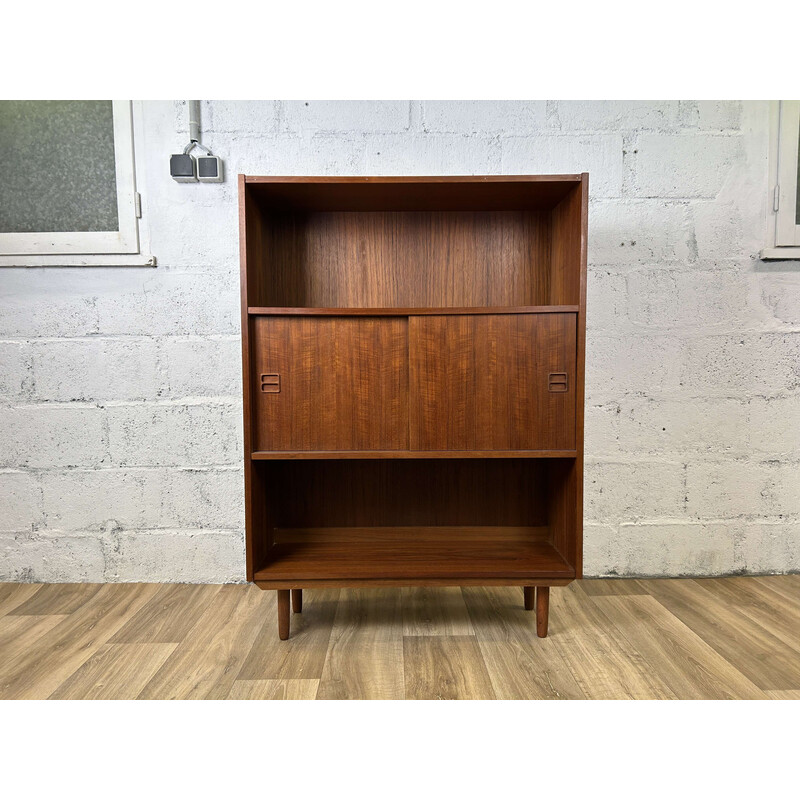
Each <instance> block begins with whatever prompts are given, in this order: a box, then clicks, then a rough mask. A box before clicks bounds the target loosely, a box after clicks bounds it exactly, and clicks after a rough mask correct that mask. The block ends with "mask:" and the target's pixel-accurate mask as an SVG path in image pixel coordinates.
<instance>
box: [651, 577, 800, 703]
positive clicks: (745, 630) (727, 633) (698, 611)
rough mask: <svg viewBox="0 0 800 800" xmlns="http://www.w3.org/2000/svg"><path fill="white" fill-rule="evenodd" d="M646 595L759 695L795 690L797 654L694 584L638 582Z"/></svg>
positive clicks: (799, 668) (799, 666) (799, 683)
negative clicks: (748, 682)
mask: <svg viewBox="0 0 800 800" xmlns="http://www.w3.org/2000/svg"><path fill="white" fill-rule="evenodd" d="M643 584H644V585H645V588H646V589H647V591H648V593H649V594H651V595H652V596H653V597H655V598H656V599H657V600H658V601H659V602H660V603H661V604H662V605H663V606H664V607H665V608H666V609H667V610H668V611H670V612H671V613H672V614H674V615H675V616H676V617H677V618H678V619H680V620H681V622H683V623H684V624H685V625H687V626H688V627H690V628H691V629H692V630H693V631H694V632H695V633H696V634H697V635H698V636H700V638H701V639H703V640H704V641H705V642H706V643H708V644H709V645H711V647H713V648H714V649H715V650H716V651H717V652H718V653H719V654H720V655H721V656H722V657H723V658H725V659H727V660H728V661H729V662H730V663H731V664H732V665H733V666H734V667H736V669H738V670H739V671H740V672H741V673H743V674H744V675H745V676H747V677H748V678H749V679H750V680H751V681H752V682H753V683H754V684H755V685H756V686H758V688H759V689H798V688H800V657H798V651H797V650H795V649H794V648H792V647H789V646H788V645H787V644H785V643H784V642H782V641H781V640H780V639H778V638H777V637H776V636H774V635H773V634H771V633H769V632H768V631H767V630H766V629H764V628H763V627H762V626H761V625H759V624H758V623H756V622H754V621H753V620H752V619H750V618H749V617H748V616H746V615H745V614H743V613H742V612H741V611H739V610H738V609H736V608H733V607H731V605H730V603H727V602H725V601H723V600H720V599H718V598H717V597H716V596H715V595H714V593H713V592H711V591H709V590H708V589H705V588H703V586H702V584H701V583H698V582H697V581H694V580H676V579H669V578H665V579H659V580H648V581H643Z"/></svg>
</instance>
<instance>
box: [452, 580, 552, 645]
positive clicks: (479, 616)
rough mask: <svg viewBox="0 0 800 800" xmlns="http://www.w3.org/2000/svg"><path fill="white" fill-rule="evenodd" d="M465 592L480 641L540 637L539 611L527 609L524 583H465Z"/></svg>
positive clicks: (474, 628)
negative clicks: (497, 584) (537, 633)
mask: <svg viewBox="0 0 800 800" xmlns="http://www.w3.org/2000/svg"><path fill="white" fill-rule="evenodd" d="M461 593H462V596H463V597H464V604H465V605H466V607H467V610H468V612H469V617H470V620H471V622H472V628H473V630H474V631H475V636H476V637H477V639H478V641H480V642H508V641H526V640H528V639H530V637H533V638H534V639H535V638H536V612H535V611H526V610H525V606H524V596H523V593H522V588H521V587H519V586H465V587H463V588H462V589H461Z"/></svg>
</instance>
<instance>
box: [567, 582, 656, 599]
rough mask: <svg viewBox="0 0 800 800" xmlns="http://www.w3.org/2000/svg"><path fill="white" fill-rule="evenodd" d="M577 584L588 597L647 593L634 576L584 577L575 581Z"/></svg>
mask: <svg viewBox="0 0 800 800" xmlns="http://www.w3.org/2000/svg"><path fill="white" fill-rule="evenodd" d="M577 586H578V589H580V590H581V591H582V592H583V593H584V594H585V595H587V596H588V597H615V596H622V597H626V596H627V595H632V594H633V595H637V594H647V591H646V590H645V589H643V588H642V586H641V584H640V583H639V581H637V580H635V579H634V578H584V579H583V580H580V581H577Z"/></svg>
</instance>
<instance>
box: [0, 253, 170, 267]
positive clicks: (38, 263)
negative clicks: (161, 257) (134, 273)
mask: <svg viewBox="0 0 800 800" xmlns="http://www.w3.org/2000/svg"><path fill="white" fill-rule="evenodd" d="M155 266H156V257H155V256H149V255H145V254H138V255H137V254H125V253H120V254H107V255H27V256H0V268H2V267H155Z"/></svg>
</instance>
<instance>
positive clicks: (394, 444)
mask: <svg viewBox="0 0 800 800" xmlns="http://www.w3.org/2000/svg"><path fill="white" fill-rule="evenodd" d="M253 324H254V341H253V372H252V374H251V376H250V382H251V384H252V385H253V389H254V395H255V398H256V399H255V420H254V429H255V441H256V447H257V449H258V450H405V449H407V448H408V335H407V329H408V321H407V319H406V318H405V317H360V318H343V317H256V318H254V320H253Z"/></svg>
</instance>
